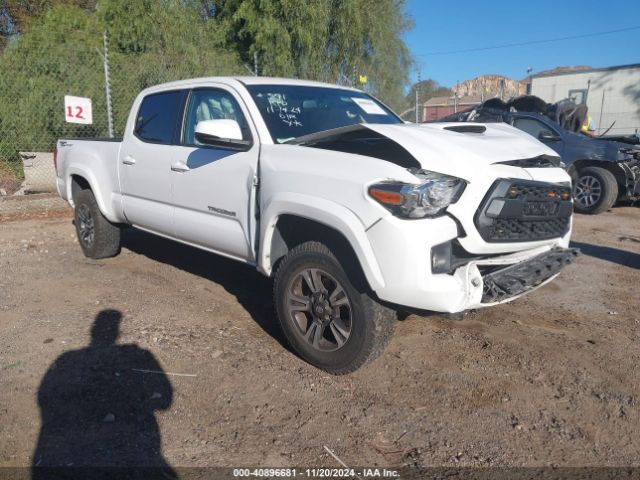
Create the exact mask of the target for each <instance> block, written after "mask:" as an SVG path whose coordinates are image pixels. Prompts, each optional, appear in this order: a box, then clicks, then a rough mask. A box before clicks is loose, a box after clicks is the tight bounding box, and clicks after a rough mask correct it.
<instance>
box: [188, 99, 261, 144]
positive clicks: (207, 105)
mask: <svg viewBox="0 0 640 480" xmlns="http://www.w3.org/2000/svg"><path fill="white" fill-rule="evenodd" d="M219 119H229V120H235V121H236V122H238V125H240V129H241V130H242V137H243V140H249V139H251V132H250V130H249V127H248V125H247V122H246V120H245V118H244V115H243V114H242V110H241V109H240V105H238V102H237V101H236V99H235V98H233V95H231V94H230V93H229V92H227V91H225V90H220V89H217V88H215V89H214V88H212V89H201V90H193V92H192V93H191V98H190V100H189V105H188V107H187V116H186V119H185V127H184V137H183V143H184V145H190V146H201V145H202V144H201V143H200V142H198V141H197V140H196V136H195V134H196V125H197V124H198V122H202V121H204V120H219Z"/></svg>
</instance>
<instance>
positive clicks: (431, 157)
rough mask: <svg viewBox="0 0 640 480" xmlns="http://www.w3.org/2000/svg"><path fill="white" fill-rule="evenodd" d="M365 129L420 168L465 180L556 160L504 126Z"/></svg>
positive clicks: (525, 136) (528, 138) (542, 147)
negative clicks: (499, 168) (501, 167)
mask: <svg viewBox="0 0 640 480" xmlns="http://www.w3.org/2000/svg"><path fill="white" fill-rule="evenodd" d="M366 127H367V128H369V129H371V130H373V131H375V132H377V133H379V134H381V135H384V136H385V137H387V138H389V139H391V140H393V141H395V142H397V143H399V144H400V145H402V147H403V148H405V149H406V150H407V151H408V152H409V153H410V154H411V155H412V156H413V157H414V158H415V159H416V160H417V161H418V162H420V166H421V167H422V168H424V169H426V170H434V171H437V172H440V173H444V174H448V175H453V176H456V177H459V178H464V179H467V180H469V179H470V177H472V176H473V175H474V171H475V170H476V169H477V168H478V167H481V168H482V167H486V166H488V165H492V164H495V163H501V162H508V161H513V160H521V159H530V158H535V157H540V156H543V155H546V156H549V157H557V156H558V154H557V153H556V152H554V151H553V150H551V149H550V148H549V147H547V146H546V145H544V144H543V143H541V142H539V141H538V140H536V139H535V138H533V137H532V136H531V135H529V134H527V133H524V132H522V131H521V130H518V129H517V128H514V127H512V126H510V125H507V124H473V125H470V124H468V123H433V124H403V125H382V124H368V125H366ZM474 127H476V128H474ZM445 170H446V171H445Z"/></svg>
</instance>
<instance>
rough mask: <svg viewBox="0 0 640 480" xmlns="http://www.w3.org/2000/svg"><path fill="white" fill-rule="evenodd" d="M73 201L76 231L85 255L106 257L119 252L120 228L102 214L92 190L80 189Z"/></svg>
mask: <svg viewBox="0 0 640 480" xmlns="http://www.w3.org/2000/svg"><path fill="white" fill-rule="evenodd" d="M74 203H75V216H74V223H75V226H76V233H77V235H78V242H80V247H81V248H82V252H83V253H84V254H85V256H87V257H89V258H107V257H114V256H116V255H117V254H118V253H120V228H119V227H118V226H117V225H114V224H113V223H111V222H109V220H107V219H106V218H105V217H104V215H102V212H101V211H100V208H99V207H98V203H97V202H96V199H95V197H94V195H93V192H92V191H91V190H81V191H80V192H78V194H77V195H76V197H75V198H74Z"/></svg>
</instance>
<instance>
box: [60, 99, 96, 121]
mask: <svg viewBox="0 0 640 480" xmlns="http://www.w3.org/2000/svg"><path fill="white" fill-rule="evenodd" d="M64 119H65V121H66V122H67V123H81V124H84V125H91V124H92V123H93V111H92V108H91V99H90V98H84V97H73V96H71V95H65V97H64Z"/></svg>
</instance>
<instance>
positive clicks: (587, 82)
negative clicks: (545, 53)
mask: <svg viewBox="0 0 640 480" xmlns="http://www.w3.org/2000/svg"><path fill="white" fill-rule="evenodd" d="M531 93H532V94H533V95H537V96H538V97H540V98H542V99H543V100H545V101H547V102H549V103H553V102H557V101H558V100H562V99H563V98H567V97H574V98H575V99H576V102H578V103H580V102H582V101H584V100H585V99H586V102H587V107H588V108H589V115H591V118H592V119H593V120H594V122H595V123H596V125H597V127H598V130H597V131H598V133H599V134H601V133H604V132H605V130H607V129H608V128H609V127H610V126H611V124H613V123H614V122H615V124H614V125H613V127H612V128H611V130H609V132H608V135H625V134H631V133H635V132H636V131H638V132H640V64H634V65H621V66H618V67H608V68H592V69H587V70H576V71H567V72H561V73H552V72H550V73H541V74H538V75H535V76H533V78H532V86H531Z"/></svg>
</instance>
